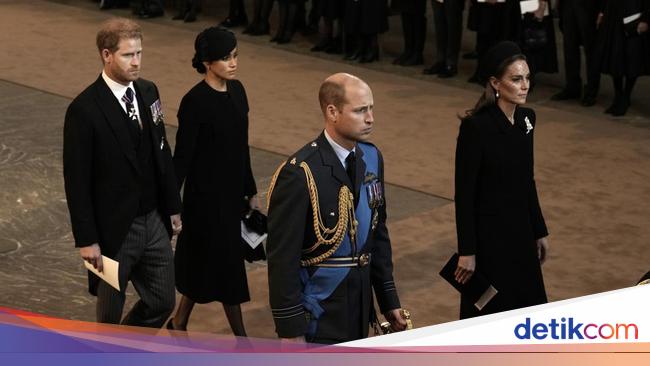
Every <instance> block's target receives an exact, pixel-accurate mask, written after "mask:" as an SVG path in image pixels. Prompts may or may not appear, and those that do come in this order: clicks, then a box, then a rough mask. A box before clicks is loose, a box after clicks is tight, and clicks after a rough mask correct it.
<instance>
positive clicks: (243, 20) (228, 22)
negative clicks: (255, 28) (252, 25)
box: [219, 16, 248, 28]
mask: <svg viewBox="0 0 650 366" xmlns="http://www.w3.org/2000/svg"><path fill="white" fill-rule="evenodd" d="M246 24H248V18H247V17H244V16H242V17H227V18H226V19H224V20H223V21H222V22H221V23H219V26H221V27H226V28H234V27H239V26H241V25H246Z"/></svg>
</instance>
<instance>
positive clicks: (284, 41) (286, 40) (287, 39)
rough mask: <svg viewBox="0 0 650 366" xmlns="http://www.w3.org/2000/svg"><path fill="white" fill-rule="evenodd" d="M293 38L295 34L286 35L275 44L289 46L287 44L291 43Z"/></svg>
mask: <svg viewBox="0 0 650 366" xmlns="http://www.w3.org/2000/svg"><path fill="white" fill-rule="evenodd" d="M291 38H293V34H284V35H282V36H280V37H278V39H276V40H275V42H276V43H277V44H287V43H291Z"/></svg>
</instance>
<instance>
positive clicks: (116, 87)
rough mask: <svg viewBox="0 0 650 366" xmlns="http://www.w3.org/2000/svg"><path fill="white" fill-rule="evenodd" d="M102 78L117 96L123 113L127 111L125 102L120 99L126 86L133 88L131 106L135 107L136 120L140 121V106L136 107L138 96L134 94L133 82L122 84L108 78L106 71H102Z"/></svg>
mask: <svg viewBox="0 0 650 366" xmlns="http://www.w3.org/2000/svg"><path fill="white" fill-rule="evenodd" d="M102 78H103V79H104V82H105V83H106V85H108V88H109V89H111V92H113V95H114V96H115V98H117V101H118V102H119V103H120V105H121V106H122V110H124V112H125V113H128V112H127V110H126V103H124V102H123V101H122V97H123V96H124V94H125V93H126V89H127V88H131V90H133V106H134V107H135V115H136V116H138V121H142V119H141V118H140V108H139V107H138V97H137V96H136V94H135V88H134V87H133V82H130V83H129V85H122V84H120V83H118V82H116V81H114V80H113V79H111V78H109V77H108V75H106V72H104V71H102Z"/></svg>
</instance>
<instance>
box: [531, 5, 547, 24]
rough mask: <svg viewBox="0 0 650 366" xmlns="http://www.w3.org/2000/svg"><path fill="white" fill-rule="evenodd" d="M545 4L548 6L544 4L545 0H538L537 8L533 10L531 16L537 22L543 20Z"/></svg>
mask: <svg viewBox="0 0 650 366" xmlns="http://www.w3.org/2000/svg"><path fill="white" fill-rule="evenodd" d="M547 6H548V4H546V1H540V2H539V7H538V8H537V10H535V11H534V12H533V16H534V17H535V19H536V20H537V21H538V22H541V21H542V20H544V13H545V12H546V7H547Z"/></svg>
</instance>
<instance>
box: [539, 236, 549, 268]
mask: <svg viewBox="0 0 650 366" xmlns="http://www.w3.org/2000/svg"><path fill="white" fill-rule="evenodd" d="M547 238H548V237H547V236H545V237H543V238H539V239H537V258H539V263H540V264H544V262H546V257H547V256H548V239H547Z"/></svg>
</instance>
